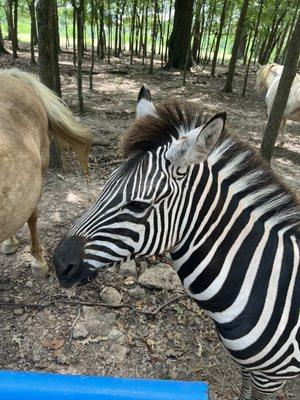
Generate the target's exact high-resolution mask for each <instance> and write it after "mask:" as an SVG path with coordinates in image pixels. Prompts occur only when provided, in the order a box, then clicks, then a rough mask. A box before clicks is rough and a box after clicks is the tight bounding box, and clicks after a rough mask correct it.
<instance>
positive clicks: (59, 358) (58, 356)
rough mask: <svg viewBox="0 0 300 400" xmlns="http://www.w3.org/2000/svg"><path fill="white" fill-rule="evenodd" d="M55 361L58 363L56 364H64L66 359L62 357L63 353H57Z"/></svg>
mask: <svg viewBox="0 0 300 400" xmlns="http://www.w3.org/2000/svg"><path fill="white" fill-rule="evenodd" d="M56 361H57V362H58V364H66V363H67V361H68V359H67V357H66V356H65V355H64V353H59V354H58V355H57V357H56Z"/></svg>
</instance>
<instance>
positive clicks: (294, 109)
mask: <svg viewBox="0 0 300 400" xmlns="http://www.w3.org/2000/svg"><path fill="white" fill-rule="evenodd" d="M282 71H283V65H279V64H275V63H273V64H267V65H262V66H260V67H259V69H258V71H257V73H256V90H257V91H258V92H260V91H262V90H263V89H267V94H266V104H267V112H268V116H269V115H270V112H271V108H272V105H273V102H274V98H275V94H276V91H277V87H278V84H279V80H280V77H281V74H282ZM287 120H291V121H296V122H300V75H299V74H296V77H295V79H294V82H293V85H292V87H291V90H290V94H289V98H288V101H287V105H286V108H285V111H284V115H283V119H282V123H281V141H280V145H281V146H282V145H283V144H284V136H285V131H286V122H287Z"/></svg>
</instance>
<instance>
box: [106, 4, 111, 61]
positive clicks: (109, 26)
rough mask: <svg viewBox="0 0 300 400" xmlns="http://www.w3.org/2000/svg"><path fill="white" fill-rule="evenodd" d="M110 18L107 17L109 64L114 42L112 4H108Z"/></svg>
mask: <svg viewBox="0 0 300 400" xmlns="http://www.w3.org/2000/svg"><path fill="white" fill-rule="evenodd" d="M107 11H108V16H107V28H108V38H107V39H108V47H107V62H108V64H110V56H111V42H112V34H111V33H112V27H111V11H110V3H109V2H108V10H107Z"/></svg>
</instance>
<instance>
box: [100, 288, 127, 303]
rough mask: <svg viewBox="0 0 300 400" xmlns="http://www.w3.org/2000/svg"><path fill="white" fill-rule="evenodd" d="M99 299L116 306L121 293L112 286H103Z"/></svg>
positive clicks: (119, 300) (120, 299) (119, 301)
mask: <svg viewBox="0 0 300 400" xmlns="http://www.w3.org/2000/svg"><path fill="white" fill-rule="evenodd" d="M100 298H101V300H102V301H103V302H104V303H106V304H111V305H114V306H117V305H119V304H120V303H121V301H122V296H121V294H120V293H119V292H118V291H117V290H116V289H115V288H113V287H105V288H104V289H103V290H102V292H101V293H100Z"/></svg>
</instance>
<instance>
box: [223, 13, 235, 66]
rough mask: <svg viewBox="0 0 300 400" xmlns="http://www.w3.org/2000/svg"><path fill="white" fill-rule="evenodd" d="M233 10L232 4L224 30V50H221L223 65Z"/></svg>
mask: <svg viewBox="0 0 300 400" xmlns="http://www.w3.org/2000/svg"><path fill="white" fill-rule="evenodd" d="M233 10H234V5H233V6H232V7H231V11H230V15H229V20H228V27H227V31H226V39H225V44H224V51H223V57H222V61H221V65H224V61H225V56H226V50H227V43H228V38H229V35H230V28H231V21H232V15H233Z"/></svg>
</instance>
